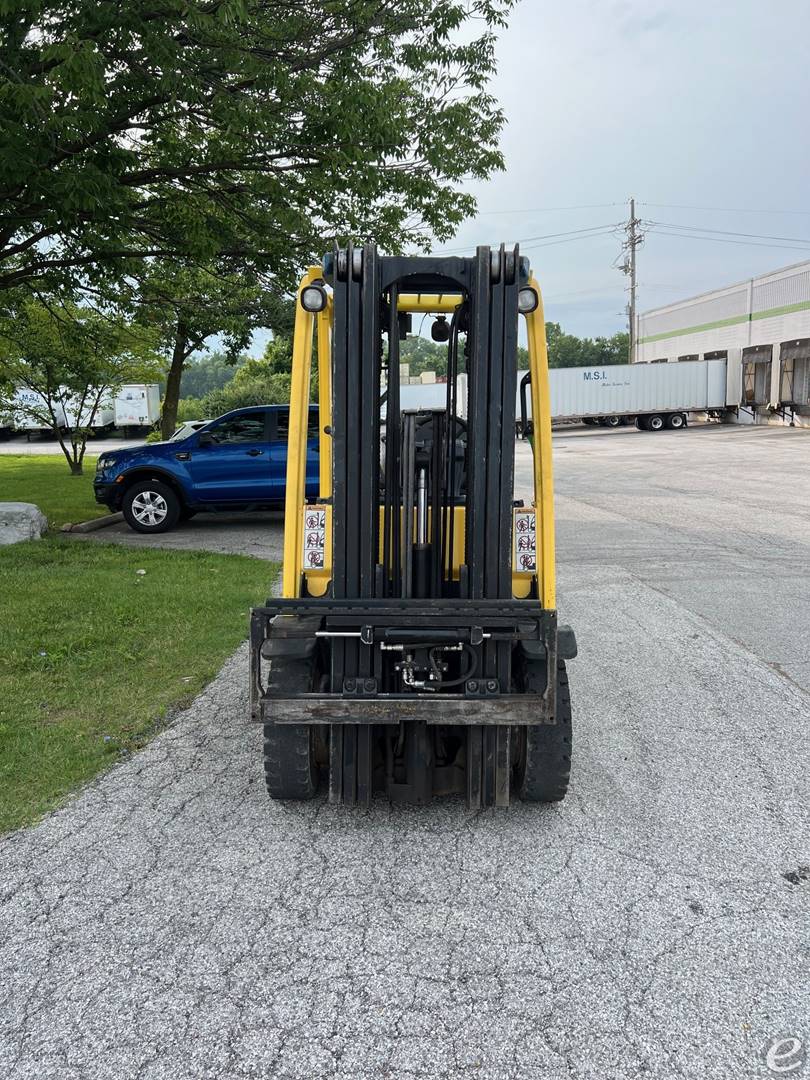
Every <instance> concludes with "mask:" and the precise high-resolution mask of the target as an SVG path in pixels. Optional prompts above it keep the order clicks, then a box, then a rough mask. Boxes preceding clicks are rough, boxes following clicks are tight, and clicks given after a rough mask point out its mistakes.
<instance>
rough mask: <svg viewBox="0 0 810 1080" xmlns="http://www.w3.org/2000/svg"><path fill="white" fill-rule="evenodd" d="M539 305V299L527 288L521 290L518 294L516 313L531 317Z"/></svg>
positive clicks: (532, 290)
mask: <svg viewBox="0 0 810 1080" xmlns="http://www.w3.org/2000/svg"><path fill="white" fill-rule="evenodd" d="M539 303H540V297H539V296H538V295H537V293H536V292H535V291H534V289H530V288H529V287H528V286H527V287H526V288H524V289H521V290H520V292H519V293H518V311H519V312H520V314H521V315H531V313H532V312H533V311H536V310H537V305H538V304H539Z"/></svg>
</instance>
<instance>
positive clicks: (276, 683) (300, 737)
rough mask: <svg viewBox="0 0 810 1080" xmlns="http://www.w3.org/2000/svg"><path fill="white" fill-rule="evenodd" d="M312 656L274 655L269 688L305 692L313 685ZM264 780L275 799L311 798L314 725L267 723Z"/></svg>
mask: <svg viewBox="0 0 810 1080" xmlns="http://www.w3.org/2000/svg"><path fill="white" fill-rule="evenodd" d="M312 669H313V663H312V660H311V659H307V660H293V659H288V658H287V657H281V656H274V657H273V659H272V660H271V661H270V672H269V675H268V680H267V688H268V690H272V691H274V692H275V693H292V694H296V693H297V694H302V693H306V692H307V691H308V690H310V689H311V688H312ZM264 779H265V784H266V785H267V792H268V794H269V795H270V797H271V798H272V799H312V798H314V796H315V795H316V793H317V791H318V765H317V762H316V760H315V728H314V727H313V726H312V725H311V724H273V723H270V724H265V725H264Z"/></svg>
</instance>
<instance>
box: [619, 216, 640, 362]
mask: <svg viewBox="0 0 810 1080" xmlns="http://www.w3.org/2000/svg"><path fill="white" fill-rule="evenodd" d="M640 225H641V221H640V219H639V218H637V217H636V200H635V199H631V200H630V218H629V220H628V222H627V224H626V225H625V227H624V232H625V236H626V237H627V239H626V240H625V241H624V242H623V243H622V250H623V252H624V256H625V257H624V262H623V263H622V265H621V270H622V273H624V274H627V275H628V276H629V278H630V302H629V303H628V305H627V321H628V323H629V329H630V356H629V358H628V359H629V360H630V363H631V364H632V363H633V361H634V360H635V358H636V248H637V247H638V246H639V244H641V243H643V241H644V235H643V233H642V232H641V229H640V227H639V226H640Z"/></svg>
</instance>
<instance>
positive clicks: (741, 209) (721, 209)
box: [639, 202, 810, 217]
mask: <svg viewBox="0 0 810 1080" xmlns="http://www.w3.org/2000/svg"><path fill="white" fill-rule="evenodd" d="M639 206H655V207H657V208H658V209H660V210H708V211H712V212H717V213H721V214H797V215H798V216H800V217H810V210H774V209H770V210H755V209H754V208H753V207H750V206H687V205H686V204H684V203H654V202H643V203H639Z"/></svg>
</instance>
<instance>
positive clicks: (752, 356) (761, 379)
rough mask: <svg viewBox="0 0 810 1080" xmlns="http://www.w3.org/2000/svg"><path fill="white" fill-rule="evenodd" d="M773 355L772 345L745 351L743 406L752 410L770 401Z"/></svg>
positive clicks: (758, 346) (743, 356) (743, 357)
mask: <svg viewBox="0 0 810 1080" xmlns="http://www.w3.org/2000/svg"><path fill="white" fill-rule="evenodd" d="M772 355H773V349H772V347H771V346H770V345H757V346H754V347H753V348H749V349H743V354H742V363H743V404H744V405H747V406H748V407H749V408H751V409H753V408H756V407H757V406H758V405H767V404H768V402H769V400H770V390H771V358H772Z"/></svg>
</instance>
